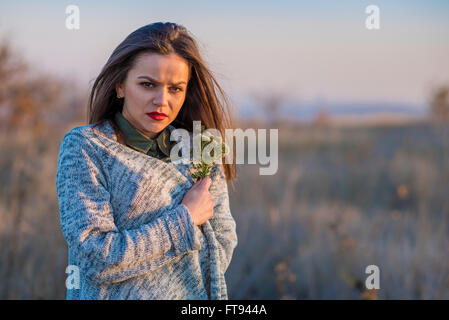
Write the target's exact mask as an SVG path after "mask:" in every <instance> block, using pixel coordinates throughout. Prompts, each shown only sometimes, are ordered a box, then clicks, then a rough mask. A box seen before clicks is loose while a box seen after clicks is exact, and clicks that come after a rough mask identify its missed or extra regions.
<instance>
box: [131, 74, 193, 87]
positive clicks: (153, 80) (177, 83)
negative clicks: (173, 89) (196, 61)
mask: <svg viewBox="0 0 449 320" xmlns="http://www.w3.org/2000/svg"><path fill="white" fill-rule="evenodd" d="M137 79H147V80H149V81H152V82H154V83H157V84H160V82H159V81H157V80H156V79H153V78H151V77H149V76H138V77H137ZM182 83H184V84H185V83H186V82H185V81H179V82H176V83H169V84H171V85H175V86H176V85H180V84H182Z"/></svg>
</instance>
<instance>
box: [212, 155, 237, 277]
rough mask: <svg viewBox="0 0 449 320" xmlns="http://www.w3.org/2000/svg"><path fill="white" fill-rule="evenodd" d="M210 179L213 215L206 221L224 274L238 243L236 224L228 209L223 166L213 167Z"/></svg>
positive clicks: (226, 186)
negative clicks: (216, 241)
mask: <svg viewBox="0 0 449 320" xmlns="http://www.w3.org/2000/svg"><path fill="white" fill-rule="evenodd" d="M210 177H211V180H212V182H211V186H210V188H209V192H210V193H211V195H212V197H213V202H214V215H213V216H212V217H211V218H210V219H209V220H208V221H209V222H210V224H211V226H212V228H213V229H214V231H215V236H216V238H217V240H218V243H219V245H218V248H219V252H220V260H221V268H222V271H223V273H225V272H226V270H227V269H228V266H229V264H230V262H231V258H232V253H233V252H234V249H235V247H236V246H237V243H238V240H237V233H236V223H235V220H234V218H233V217H232V215H231V210H230V208H229V194H228V185H227V182H226V178H225V175H224V173H223V166H222V165H221V164H216V165H214V167H213V168H212V173H211V176H210Z"/></svg>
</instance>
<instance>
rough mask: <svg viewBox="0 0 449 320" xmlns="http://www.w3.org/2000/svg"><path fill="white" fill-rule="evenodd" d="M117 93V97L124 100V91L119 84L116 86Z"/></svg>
mask: <svg viewBox="0 0 449 320" xmlns="http://www.w3.org/2000/svg"><path fill="white" fill-rule="evenodd" d="M115 91H116V92H117V97H121V98H123V97H124V96H125V95H124V94H123V90H122V86H121V84H119V83H118V84H116V85H115Z"/></svg>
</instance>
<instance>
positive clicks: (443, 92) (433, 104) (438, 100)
mask: <svg viewBox="0 0 449 320" xmlns="http://www.w3.org/2000/svg"><path fill="white" fill-rule="evenodd" d="M430 115H431V118H432V120H433V121H435V122H440V123H441V122H443V123H449V86H446V87H440V88H438V89H436V90H435V92H434V94H433V95H432V97H431V99H430Z"/></svg>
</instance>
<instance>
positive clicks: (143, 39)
mask: <svg viewBox="0 0 449 320" xmlns="http://www.w3.org/2000/svg"><path fill="white" fill-rule="evenodd" d="M143 53H159V54H164V55H166V54H170V53H175V54H177V55H179V56H180V57H182V58H184V59H185V60H186V61H187V63H188V64H189V69H190V80H189V83H188V85H187V92H186V98H185V101H184V104H183V106H182V107H181V110H180V111H179V114H178V115H177V117H176V119H175V120H174V121H173V122H172V123H171V124H172V125H173V126H174V127H176V128H184V129H187V130H189V131H190V132H192V130H193V121H194V120H196V121H201V124H202V125H204V126H205V128H206V129H210V128H214V129H217V130H219V131H220V133H221V135H222V137H223V138H224V137H225V131H224V130H225V129H226V128H230V129H233V128H234V120H233V117H232V114H231V112H230V103H229V100H228V97H227V96H226V94H225V92H224V91H223V89H222V88H221V87H220V85H219V84H218V82H217V80H216V79H215V77H214V76H213V74H212V72H211V71H210V70H209V68H208V67H207V66H206V63H205V62H204V60H203V58H202V57H201V55H200V52H199V50H198V46H197V42H196V40H195V39H194V37H193V36H192V35H191V34H190V33H189V31H188V30H187V29H186V28H185V27H183V26H182V25H178V24H176V23H171V22H165V23H163V22H156V23H152V24H148V25H146V26H143V27H141V28H139V29H137V30H135V31H133V32H132V33H131V34H130V35H128V36H127V37H126V38H125V40H123V41H122V43H120V44H119V45H118V46H117V48H115V50H114V51H113V52H112V54H111V56H110V57H109V59H108V61H107V62H106V64H105V65H104V67H103V69H102V70H101V72H100V74H99V75H98V77H97V78H96V79H95V82H94V84H93V87H92V90H91V93H90V97H89V101H88V123H89V124H100V123H102V122H104V121H106V120H110V122H111V124H112V126H113V128H114V130H115V131H116V133H117V134H118V135H120V130H119V129H118V127H117V126H116V124H115V122H114V121H113V119H114V114H115V113H116V112H117V111H122V109H123V99H119V98H117V92H116V89H115V88H116V84H119V83H123V81H125V79H126V76H127V74H128V71H129V70H130V69H132V68H133V66H134V64H135V61H136V58H137V57H138V56H139V55H140V54H143ZM217 93H219V94H220V97H221V98H222V100H219V98H218V95H217ZM234 158H235V155H234ZM222 163H223V167H224V171H225V172H224V173H225V175H226V180H227V181H229V180H232V179H234V178H235V176H236V167H235V161H233V163H231V164H226V163H225V161H224V158H223V159H222Z"/></svg>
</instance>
